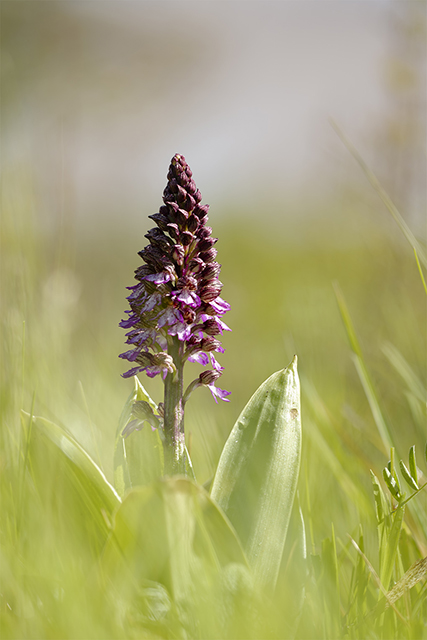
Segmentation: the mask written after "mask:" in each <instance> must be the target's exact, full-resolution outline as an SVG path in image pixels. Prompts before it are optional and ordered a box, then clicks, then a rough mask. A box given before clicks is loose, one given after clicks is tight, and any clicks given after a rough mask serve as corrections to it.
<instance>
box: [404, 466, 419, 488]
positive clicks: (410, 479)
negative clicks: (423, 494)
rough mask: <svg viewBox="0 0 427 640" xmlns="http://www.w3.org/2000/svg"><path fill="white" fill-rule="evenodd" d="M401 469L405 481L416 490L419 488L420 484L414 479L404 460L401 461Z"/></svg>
mask: <svg viewBox="0 0 427 640" xmlns="http://www.w3.org/2000/svg"><path fill="white" fill-rule="evenodd" d="M400 471H401V473H402V476H403V478H404V480H405V482H406V483H407V484H408V485H409V486H410V487H411V489H414V490H415V491H417V490H418V488H419V487H418V484H417V483H416V481H415V480H414V478H413V476H412V475H411V474H410V473H409V471H408V469H407V467H406V465H405V463H404V462H403V460H401V461H400Z"/></svg>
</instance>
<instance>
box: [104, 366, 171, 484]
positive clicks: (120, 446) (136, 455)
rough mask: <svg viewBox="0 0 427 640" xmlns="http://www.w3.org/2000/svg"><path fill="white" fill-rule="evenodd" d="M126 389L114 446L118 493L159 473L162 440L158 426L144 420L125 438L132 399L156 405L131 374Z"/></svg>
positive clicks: (153, 478)
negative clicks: (131, 382) (131, 381)
mask: <svg viewBox="0 0 427 640" xmlns="http://www.w3.org/2000/svg"><path fill="white" fill-rule="evenodd" d="M134 385H135V386H134V389H133V390H132V392H131V393H130V395H129V397H128V399H127V401H126V404H125V406H124V407H123V411H122V414H121V416H120V420H119V425H118V428H117V432H116V444H115V450H114V484H115V486H116V489H117V492H118V493H119V495H120V496H123V495H124V494H125V492H126V491H127V490H128V489H131V488H134V487H139V486H142V485H145V484H148V483H150V482H152V481H153V480H156V479H157V478H159V477H161V476H162V475H163V444H162V440H161V437H160V433H159V429H156V430H154V431H153V430H152V428H151V426H150V424H149V423H148V422H145V423H144V426H143V427H142V429H141V430H139V431H136V430H135V431H133V432H132V433H130V434H129V435H128V436H127V437H126V438H124V437H123V435H122V433H123V430H124V429H125V427H126V425H127V424H128V423H129V421H130V420H131V418H132V412H133V409H134V405H135V403H136V402H146V403H148V405H149V406H150V407H151V409H152V410H153V411H154V412H156V411H157V405H156V404H155V402H154V401H153V400H152V399H151V398H150V396H149V395H148V393H147V392H146V390H145V389H144V387H143V386H142V384H141V383H140V382H139V380H138V378H137V377H136V376H135V377H134Z"/></svg>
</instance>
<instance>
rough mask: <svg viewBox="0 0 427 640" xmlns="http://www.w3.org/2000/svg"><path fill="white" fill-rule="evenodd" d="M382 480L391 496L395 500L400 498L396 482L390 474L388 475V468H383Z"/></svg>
mask: <svg viewBox="0 0 427 640" xmlns="http://www.w3.org/2000/svg"><path fill="white" fill-rule="evenodd" d="M383 478H384V482H385V483H386V485H387V487H388V490H389V491H390V493H391V495H392V496H393V497H394V498H396V500H399V499H400V498H401V494H400V489H399V486H398V484H397V482H396V479H395V477H394V476H392V474H391V473H390V471H389V469H388V467H384V469H383Z"/></svg>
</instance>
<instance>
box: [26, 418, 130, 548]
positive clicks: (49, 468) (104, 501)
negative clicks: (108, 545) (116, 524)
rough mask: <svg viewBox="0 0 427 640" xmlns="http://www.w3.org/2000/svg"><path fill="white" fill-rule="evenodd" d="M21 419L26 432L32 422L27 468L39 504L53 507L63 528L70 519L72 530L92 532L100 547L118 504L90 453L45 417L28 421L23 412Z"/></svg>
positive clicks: (117, 499) (115, 496)
mask: <svg viewBox="0 0 427 640" xmlns="http://www.w3.org/2000/svg"><path fill="white" fill-rule="evenodd" d="M21 416H22V421H23V424H24V427H25V428H26V429H27V430H28V431H29V429H28V422H29V421H30V420H31V422H32V428H31V438H30V441H29V444H28V466H29V468H30V470H31V473H32V475H33V477H34V481H35V483H36V487H37V490H38V492H39V495H40V497H41V502H42V504H43V503H44V502H46V504H47V505H48V506H49V508H51V506H52V507H53V506H54V505H55V504H56V505H57V507H59V511H58V513H60V514H61V515H60V516H58V517H61V518H62V524H63V525H64V526H66V522H65V521H66V520H67V519H69V521H70V523H72V526H73V527H74V526H75V527H79V526H83V528H84V529H85V531H86V532H88V531H94V532H95V538H94V539H93V540H98V541H99V544H102V542H103V539H105V538H106V536H107V534H108V532H109V521H110V519H111V518H112V514H113V511H114V510H115V508H116V507H117V506H118V505H119V504H120V498H119V496H118V495H117V493H116V491H115V490H114V488H113V487H112V486H111V485H110V483H109V482H108V481H107V479H106V477H105V476H104V474H103V472H102V471H101V470H100V469H99V467H98V466H97V465H96V463H95V462H94V461H93V460H92V458H91V457H90V456H89V454H88V453H87V452H86V451H85V450H84V449H83V448H82V447H81V446H80V444H79V443H78V442H77V441H76V440H75V439H74V438H73V437H72V436H71V435H70V434H69V433H67V432H66V431H65V430H64V429H62V428H61V427H59V426H58V425H56V424H54V423H53V422H50V421H49V420H46V419H44V418H40V417H32V419H31V416H30V415H29V414H28V413H26V412H25V411H22V412H21ZM73 509H75V510H76V513H78V515H79V521H77V519H76V518H75V517H74V516H75V515H76V513H74V512H73ZM82 513H84V518H81V514H82ZM54 515H55V517H56V516H57V514H55V513H54ZM68 526H69V525H68ZM79 535H80V533H79ZM97 544H98V542H95V545H97Z"/></svg>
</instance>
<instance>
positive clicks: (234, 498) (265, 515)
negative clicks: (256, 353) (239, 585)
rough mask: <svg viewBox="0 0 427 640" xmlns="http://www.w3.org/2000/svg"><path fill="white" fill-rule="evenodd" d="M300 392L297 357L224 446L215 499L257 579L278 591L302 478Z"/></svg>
mask: <svg viewBox="0 0 427 640" xmlns="http://www.w3.org/2000/svg"><path fill="white" fill-rule="evenodd" d="M300 448H301V420H300V390H299V379H298V374H297V358H296V356H295V358H294V360H293V361H292V363H291V364H290V365H289V367H288V368H286V369H283V370H282V371H278V372H277V373H274V374H273V375H272V376H271V377H270V378H268V380H266V381H265V382H264V383H263V384H262V385H261V386H260V387H259V389H258V390H257V391H256V392H255V393H254V395H253V396H252V398H251V399H250V400H249V402H248V404H247V405H246V407H245V408H244V409H243V411H242V413H241V414H240V416H239V418H238V420H237V422H236V424H235V425H234V427H233V429H232V431H231V434H230V436H229V438H228V440H227V442H226V444H225V446H224V449H223V451H222V454H221V458H220V460H219V464H218V468H217V471H216V474H215V478H214V482H213V485H212V491H211V496H212V498H213V499H214V500H215V501H216V502H217V503H218V504H219V506H220V507H221V508H222V509H223V511H224V512H225V514H226V515H227V517H228V518H229V519H230V521H231V523H232V524H233V526H234V527H235V529H236V531H237V533H238V535H239V537H240V539H241V541H242V543H243V546H244V549H245V551H246V554H247V557H248V560H249V564H250V565H251V567H252V569H253V571H254V574H255V577H256V580H257V582H258V583H259V584H261V585H263V586H269V587H271V588H274V586H275V583H276V580H277V576H278V572H279V567H280V562H281V558H282V554H283V547H284V544H285V540H286V533H287V529H288V524H289V518H290V515H291V510H292V504H293V501H294V496H295V490H296V485H297V480H298V472H299V463H300Z"/></svg>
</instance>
